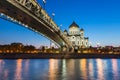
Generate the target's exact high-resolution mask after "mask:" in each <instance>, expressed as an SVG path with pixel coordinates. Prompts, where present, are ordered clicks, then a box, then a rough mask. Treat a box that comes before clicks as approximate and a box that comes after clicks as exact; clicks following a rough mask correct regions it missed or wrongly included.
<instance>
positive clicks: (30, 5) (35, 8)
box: [14, 0, 59, 31]
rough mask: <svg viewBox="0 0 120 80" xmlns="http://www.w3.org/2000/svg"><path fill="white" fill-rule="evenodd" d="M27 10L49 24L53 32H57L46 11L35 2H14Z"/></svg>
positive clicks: (26, 0)
mask: <svg viewBox="0 0 120 80" xmlns="http://www.w3.org/2000/svg"><path fill="white" fill-rule="evenodd" d="M14 1H16V2H18V3H19V4H21V5H22V6H24V7H25V8H27V9H28V10H30V11H32V13H34V14H35V15H36V16H37V17H38V18H40V19H42V20H43V21H45V22H46V23H47V24H49V25H50V26H51V27H52V28H53V29H54V30H56V31H58V30H59V28H58V26H57V25H56V24H55V22H54V21H53V20H52V18H51V17H50V16H49V15H48V14H47V13H46V11H45V10H44V9H43V8H42V7H41V6H40V5H39V4H38V3H37V2H36V1H35V0H14Z"/></svg>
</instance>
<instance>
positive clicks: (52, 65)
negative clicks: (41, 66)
mask: <svg viewBox="0 0 120 80" xmlns="http://www.w3.org/2000/svg"><path fill="white" fill-rule="evenodd" d="M57 70H58V61H57V60H54V59H50V60H49V74H48V75H49V80H57V79H56V74H57Z"/></svg>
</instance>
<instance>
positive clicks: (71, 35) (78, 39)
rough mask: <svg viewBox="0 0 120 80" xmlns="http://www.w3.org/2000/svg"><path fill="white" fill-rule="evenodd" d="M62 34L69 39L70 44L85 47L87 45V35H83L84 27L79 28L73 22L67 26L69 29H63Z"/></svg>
mask: <svg viewBox="0 0 120 80" xmlns="http://www.w3.org/2000/svg"><path fill="white" fill-rule="evenodd" d="M64 35H65V36H66V37H67V38H68V39H69V40H70V41H71V43H72V45H73V46H74V47H75V48H77V49H78V48H87V47H88V46H89V44H88V43H89V39H88V37H84V29H82V28H81V29H80V27H79V26H78V25H77V24H76V23H75V22H73V23H72V24H71V25H70V26H69V30H68V31H67V30H65V31H64Z"/></svg>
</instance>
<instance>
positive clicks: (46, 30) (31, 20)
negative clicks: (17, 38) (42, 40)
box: [0, 0, 64, 46]
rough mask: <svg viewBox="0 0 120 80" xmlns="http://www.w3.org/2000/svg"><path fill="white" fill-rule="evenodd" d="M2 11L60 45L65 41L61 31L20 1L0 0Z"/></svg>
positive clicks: (0, 10)
mask: <svg viewBox="0 0 120 80" xmlns="http://www.w3.org/2000/svg"><path fill="white" fill-rule="evenodd" d="M0 13H4V14H5V15H8V16H10V17H12V18H13V19H15V20H17V21H20V22H21V23H23V24H26V25H27V26H28V28H29V29H32V30H34V31H37V32H39V33H40V34H42V35H43V36H46V37H47V38H49V39H51V40H52V41H54V42H56V43H57V44H59V45H60V46H63V42H64V41H63V39H62V37H61V36H60V35H59V31H55V30H54V29H52V27H51V26H50V25H49V24H48V23H47V22H45V21H44V20H42V19H41V18H38V17H37V16H36V15H34V13H33V12H31V11H29V10H27V9H25V7H24V6H21V5H20V4H19V3H15V2H13V3H12V4H11V3H9V2H8V1H7V0H0ZM21 34H22V33H21Z"/></svg>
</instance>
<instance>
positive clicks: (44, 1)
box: [43, 0, 46, 9]
mask: <svg viewBox="0 0 120 80" xmlns="http://www.w3.org/2000/svg"><path fill="white" fill-rule="evenodd" d="M43 4H44V9H45V4H46V0H43Z"/></svg>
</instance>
